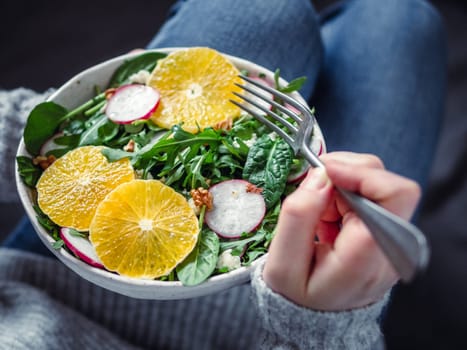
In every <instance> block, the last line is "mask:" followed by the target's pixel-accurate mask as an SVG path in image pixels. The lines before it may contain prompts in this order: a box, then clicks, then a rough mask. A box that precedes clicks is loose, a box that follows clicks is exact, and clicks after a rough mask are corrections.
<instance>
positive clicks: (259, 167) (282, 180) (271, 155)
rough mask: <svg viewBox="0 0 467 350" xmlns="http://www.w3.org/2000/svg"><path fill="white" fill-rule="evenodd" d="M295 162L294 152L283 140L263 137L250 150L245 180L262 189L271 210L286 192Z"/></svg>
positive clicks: (245, 168) (267, 136)
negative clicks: (293, 162) (293, 161)
mask: <svg viewBox="0 0 467 350" xmlns="http://www.w3.org/2000/svg"><path fill="white" fill-rule="evenodd" d="M292 160H293V151H292V149H291V148H290V146H289V145H288V144H287V143H286V142H285V141H284V140H283V139H281V138H277V139H275V140H272V139H271V138H270V137H269V135H263V136H262V137H261V138H259V139H258V140H257V141H256V143H255V144H254V145H253V146H252V147H251V148H250V152H249V153H248V158H247V160H246V162H245V166H244V168H243V178H244V179H245V180H247V181H249V182H251V183H252V184H254V185H256V186H257V187H259V188H262V190H263V192H262V194H263V197H264V200H265V202H266V207H267V208H271V207H272V206H273V205H274V204H275V203H276V202H277V201H278V200H279V199H280V198H281V195H282V193H283V192H284V189H285V185H286V183H287V177H288V175H289V173H290V167H291V165H292Z"/></svg>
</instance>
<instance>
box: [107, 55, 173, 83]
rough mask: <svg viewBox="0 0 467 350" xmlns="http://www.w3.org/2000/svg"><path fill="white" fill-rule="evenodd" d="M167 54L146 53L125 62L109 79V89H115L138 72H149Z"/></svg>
mask: <svg viewBox="0 0 467 350" xmlns="http://www.w3.org/2000/svg"><path fill="white" fill-rule="evenodd" d="M165 56H167V54H165V53H162V52H146V53H143V54H141V55H138V56H136V57H134V58H130V59H128V60H126V61H125V62H124V63H123V64H122V65H120V67H119V68H118V69H117V70H116V71H115V72H114V74H113V75H112V77H111V78H110V83H109V86H110V87H117V86H120V85H122V84H125V83H127V82H128V79H129V78H130V76H131V75H132V74H135V73H138V72H139V71H140V70H143V69H144V70H147V71H149V72H151V71H152V70H153V69H154V67H155V66H156V64H157V61H158V60H159V59H161V58H164V57H165Z"/></svg>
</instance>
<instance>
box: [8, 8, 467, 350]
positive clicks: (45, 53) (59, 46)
mask: <svg viewBox="0 0 467 350" xmlns="http://www.w3.org/2000/svg"><path fill="white" fill-rule="evenodd" d="M232 1H234V0H232ZM284 1H286V0H284ZM388 1H391V0H388ZM329 2H331V1H328V0H320V1H315V2H314V3H315V5H316V6H317V8H319V9H321V8H322V7H323V6H324V5H325V4H327V3H329ZM171 3H172V1H169V0H157V1H156V0H153V1H143V0H140V1H131V2H130V1H123V0H112V1H109V0H101V1H80V2H74V1H73V2H66V1H57V0H54V1H35V2H30V1H23V0H15V1H9V2H8V3H6V2H5V1H3V2H2V4H1V5H0V44H1V45H0V88H3V89H11V88H15V87H20V86H23V87H28V88H32V89H35V90H38V91H44V90H46V89H47V88H48V87H51V86H53V87H58V86H60V85H62V84H63V83H64V82H65V81H67V80H68V79H69V78H71V77H72V76H74V75H75V74H77V73H78V72H80V71H81V70H83V69H85V68H88V67H89V66H92V65H94V64H96V63H99V62H101V61H103V60H106V59H108V58H111V57H113V56H116V55H119V54H122V53H125V52H127V51H129V50H131V49H133V48H138V47H144V46H145V45H146V44H147V43H148V42H149V40H150V39H151V38H152V36H153V34H154V33H155V32H156V31H157V29H158V28H159V27H160V25H161V23H162V21H163V20H164V18H165V16H166V13H167V10H168V8H169V6H170V5H171ZM432 3H433V4H434V5H435V6H436V7H437V8H438V9H439V11H440V12H441V14H442V15H443V16H444V18H445V22H446V28H447V33H448V47H449V67H448V69H449V71H448V95H447V104H446V111H445V119H444V123H443V128H442V130H441V139H440V143H439V147H438V150H437V153H436V158H435V164H434V167H433V169H432V172H431V177H430V185H429V190H428V192H427V194H426V201H425V205H424V207H423V208H422V211H421V216H420V222H419V226H420V227H421V228H422V229H423V231H424V232H425V233H426V234H427V236H428V238H429V240H430V244H431V246H432V260H431V264H430V266H429V268H428V271H427V272H426V273H425V274H424V275H423V276H421V277H420V278H419V279H418V280H417V281H415V282H414V283H412V284H411V285H407V286H406V285H400V286H398V287H396V289H395V291H394V294H393V295H394V296H393V301H392V303H391V305H390V307H389V310H388V314H387V317H386V320H385V322H384V333H385V334H386V338H387V343H388V349H467V176H466V175H467V162H466V160H467V116H466V110H467V5H466V3H465V1H462V0H457V1H456V0H445V1H442V0H434V1H432ZM2 166H6V165H4V164H3V165H2ZM0 213H1V215H0V220H1V221H0V240H1V239H2V237H3V236H4V234H5V233H6V232H8V231H9V230H10V228H11V227H12V226H13V225H14V224H15V223H16V221H17V220H18V218H19V217H20V216H21V215H22V209H21V207H20V206H19V205H13V204H8V205H5V204H2V205H1V207H0ZM2 234H3V235H2Z"/></svg>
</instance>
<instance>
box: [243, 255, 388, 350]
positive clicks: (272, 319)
mask: <svg viewBox="0 0 467 350" xmlns="http://www.w3.org/2000/svg"><path fill="white" fill-rule="evenodd" d="M263 266H264V264H263V265H260V266H259V267H258V268H257V269H256V270H255V271H254V272H253V275H252V287H253V293H254V299H255V301H256V304H257V308H258V314H259V317H260V319H261V321H262V324H263V331H264V333H263V339H262V340H261V346H262V347H261V349H281V350H289V349H290V350H292V349H293V350H298V349H358V350H365V349H372V350H373V349H377V348H382V341H383V339H382V334H381V332H380V327H379V324H378V318H379V317H380V314H381V312H382V309H383V307H384V305H386V303H387V302H388V298H389V292H388V293H386V295H385V297H384V298H383V299H382V300H380V301H378V302H377V303H375V304H372V305H370V306H367V307H363V308H359V309H355V310H349V311H342V312H321V311H315V310H311V309H307V308H304V307H301V306H298V305H296V304H294V303H292V302H291V301H289V300H287V299H285V298H284V297H283V296H281V295H279V294H277V293H275V292H274V291H272V290H271V289H270V288H269V287H268V286H267V285H266V283H265V282H264V280H263V278H262V271H263Z"/></svg>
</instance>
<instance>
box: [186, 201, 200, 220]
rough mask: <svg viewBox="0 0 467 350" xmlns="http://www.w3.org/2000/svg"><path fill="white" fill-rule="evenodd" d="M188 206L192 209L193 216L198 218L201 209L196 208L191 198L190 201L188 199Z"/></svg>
mask: <svg viewBox="0 0 467 350" xmlns="http://www.w3.org/2000/svg"><path fill="white" fill-rule="evenodd" d="M188 205H189V206H190V207H191V209H193V211H194V212H195V215H196V216H199V214H200V212H201V208H198V207H197V206H196V204H195V200H194V199H193V198H191V197H190V199H188Z"/></svg>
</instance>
